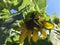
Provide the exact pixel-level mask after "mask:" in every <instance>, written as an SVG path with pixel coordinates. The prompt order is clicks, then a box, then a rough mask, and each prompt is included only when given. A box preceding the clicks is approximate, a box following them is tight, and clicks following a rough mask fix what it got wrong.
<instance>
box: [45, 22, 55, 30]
mask: <svg viewBox="0 0 60 45" xmlns="http://www.w3.org/2000/svg"><path fill="white" fill-rule="evenodd" d="M44 26H45V28H47V29H52V28H53V27H54V25H53V24H51V23H49V22H45V23H44Z"/></svg>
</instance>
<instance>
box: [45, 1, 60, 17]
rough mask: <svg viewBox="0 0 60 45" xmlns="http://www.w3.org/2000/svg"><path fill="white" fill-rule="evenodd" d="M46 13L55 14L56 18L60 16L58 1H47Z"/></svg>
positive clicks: (59, 3) (59, 2)
mask: <svg viewBox="0 0 60 45" xmlns="http://www.w3.org/2000/svg"><path fill="white" fill-rule="evenodd" d="M46 12H47V13H48V14H49V15H53V14H54V13H56V14H57V16H60V0H47V9H46Z"/></svg>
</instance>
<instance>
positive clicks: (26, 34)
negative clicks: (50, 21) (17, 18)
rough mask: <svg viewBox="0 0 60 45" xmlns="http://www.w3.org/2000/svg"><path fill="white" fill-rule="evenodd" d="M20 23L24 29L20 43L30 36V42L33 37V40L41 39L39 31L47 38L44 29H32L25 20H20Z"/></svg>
mask: <svg viewBox="0 0 60 45" xmlns="http://www.w3.org/2000/svg"><path fill="white" fill-rule="evenodd" d="M20 25H21V26H22V29H23V32H22V34H21V36H20V43H22V42H24V40H25V39H26V37H28V41H29V42H30V40H31V38H32V40H33V42H37V41H38V40H39V39H40V37H39V36H38V32H39V31H40V33H41V34H42V36H43V37H44V38H47V34H46V32H45V30H44V29H39V28H37V27H34V28H33V29H30V28H28V27H29V26H28V27H27V26H26V23H24V21H23V22H20Z"/></svg>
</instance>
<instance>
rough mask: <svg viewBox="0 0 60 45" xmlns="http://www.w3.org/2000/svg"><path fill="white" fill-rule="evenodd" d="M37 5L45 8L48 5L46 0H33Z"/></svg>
mask: <svg viewBox="0 0 60 45" xmlns="http://www.w3.org/2000/svg"><path fill="white" fill-rule="evenodd" d="M32 1H33V3H34V5H35V7H36V6H38V8H39V9H40V10H41V9H43V10H44V9H45V7H46V0H32Z"/></svg>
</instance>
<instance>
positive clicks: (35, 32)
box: [32, 30, 39, 42]
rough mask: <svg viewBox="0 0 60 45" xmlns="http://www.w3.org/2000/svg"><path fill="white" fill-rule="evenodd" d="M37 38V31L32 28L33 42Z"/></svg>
mask: <svg viewBox="0 0 60 45" xmlns="http://www.w3.org/2000/svg"><path fill="white" fill-rule="evenodd" d="M38 39H39V37H38V31H36V30H34V32H33V36H32V40H33V41H34V42H37V40H38Z"/></svg>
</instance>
